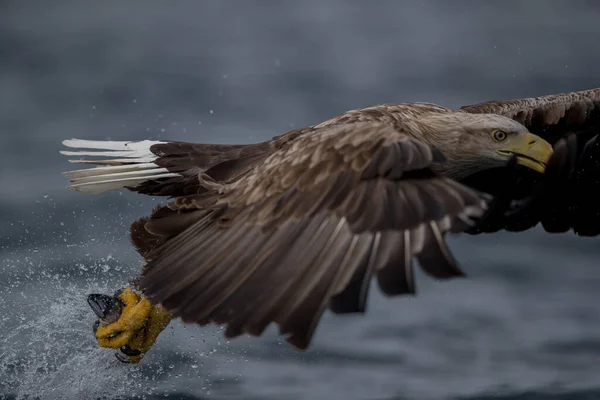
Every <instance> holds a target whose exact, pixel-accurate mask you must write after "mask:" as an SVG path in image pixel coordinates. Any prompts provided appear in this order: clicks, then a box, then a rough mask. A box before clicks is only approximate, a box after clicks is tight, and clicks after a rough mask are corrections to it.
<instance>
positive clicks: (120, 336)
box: [96, 288, 171, 363]
mask: <svg viewBox="0 0 600 400" xmlns="http://www.w3.org/2000/svg"><path fill="white" fill-rule="evenodd" d="M119 298H120V299H121V301H122V302H123V304H124V306H123V310H122V312H121V316H120V317H119V319H118V320H117V321H115V322H113V323H111V324H108V325H104V326H98V328H97V330H96V339H97V341H98V344H99V345H100V346H102V347H108V348H113V349H121V351H122V352H123V354H119V359H120V360H121V361H128V362H130V363H138V362H140V361H141V359H142V358H143V356H144V353H146V352H147V351H148V350H150V348H151V347H152V345H153V344H154V342H156V339H157V338H158V335H159V334H160V333H161V332H162V331H163V330H164V329H165V328H166V327H167V325H169V322H170V321H171V315H170V314H169V312H168V311H167V310H166V309H164V308H163V307H162V306H160V305H157V306H152V304H151V303H150V301H148V299H146V298H144V297H143V296H141V295H139V294H138V293H136V292H134V291H133V290H131V289H130V288H125V289H124V290H123V292H122V293H121V294H120V295H119ZM128 353H130V354H128ZM123 356H125V357H126V359H124V358H123Z"/></svg>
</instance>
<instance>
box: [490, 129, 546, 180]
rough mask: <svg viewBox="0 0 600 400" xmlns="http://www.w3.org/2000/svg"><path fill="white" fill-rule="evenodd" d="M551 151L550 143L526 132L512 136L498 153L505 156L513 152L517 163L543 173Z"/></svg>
mask: <svg viewBox="0 0 600 400" xmlns="http://www.w3.org/2000/svg"><path fill="white" fill-rule="evenodd" d="M552 151H553V150H552V146H551V145H550V143H548V142H546V141H545V140H544V139H542V138H541V137H539V136H537V135H534V134H532V133H529V132H528V133H526V134H525V135H519V136H516V137H514V136H513V137H512V138H511V139H510V140H509V143H507V144H506V147H504V148H502V149H500V150H498V153H500V154H502V155H504V156H507V157H510V156H512V155H513V154H514V155H516V156H517V164H521V165H523V166H525V167H527V168H531V169H532V170H534V171H537V172H539V173H544V171H545V170H546V165H547V164H548V160H549V159H550V156H552Z"/></svg>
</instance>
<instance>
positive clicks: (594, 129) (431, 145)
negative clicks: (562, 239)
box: [65, 89, 600, 349]
mask: <svg viewBox="0 0 600 400" xmlns="http://www.w3.org/2000/svg"><path fill="white" fill-rule="evenodd" d="M528 130H529V132H528ZM530 132H531V133H534V134H537V135H538V136H540V137H541V138H544V139H546V140H547V141H548V142H550V143H551V144H553V145H555V151H554V155H553V157H552V158H551V159H550V160H548V157H549V155H550V151H551V149H550V146H549V145H548V143H546V141H544V140H542V139H540V137H538V136H534V135H531V134H530ZM570 132H571V133H574V136H570V137H569V139H568V140H567V139H566V138H567V134H568V133H570ZM598 133H600V89H593V90H589V91H585V92H578V93H571V94H565V95H555V96H546V97H538V98H534V99H523V100H513V101H509V102H490V103H483V104H480V105H475V106H468V107H463V108H462V109H460V110H451V109H448V108H444V107H440V106H437V105H433V104H426V103H410V104H409V103H406V104H386V105H379V106H374V107H368V108H363V109H359V110H354V111H349V112H347V113H344V114H342V115H340V116H338V117H335V118H332V119H330V120H328V121H325V122H323V123H320V124H318V125H314V126H310V127H307V128H302V129H297V130H294V131H291V132H288V133H286V134H284V135H282V136H278V137H275V138H273V139H272V140H270V141H267V142H263V143H258V144H250V145H209V144H192V143H180V142H90V141H79V140H71V141H65V144H66V145H67V146H70V147H78V148H91V149H103V150H109V151H100V152H93V151H92V152H90V151H83V152H65V153H66V154H69V155H80V156H108V157H112V156H114V157H116V158H113V159H109V160H104V161H100V160H96V161H88V160H86V161H84V162H86V163H97V164H101V165H103V166H102V167H100V168H92V169H85V170H80V171H72V172H69V173H67V176H68V177H69V178H70V179H71V182H72V183H73V186H72V188H74V189H76V190H80V191H87V192H92V193H96V192H99V191H104V190H110V189H117V188H121V187H127V188H129V189H131V190H134V191H137V192H140V193H145V194H151V195H159V196H169V197H172V198H173V199H172V200H171V201H170V202H168V203H167V204H165V205H163V206H160V207H158V208H156V209H155V210H154V212H153V213H152V215H151V216H150V217H148V218H144V219H142V220H140V221H137V222H135V223H134V224H133V225H132V229H131V233H132V241H133V243H134V245H135V246H136V248H137V249H138V251H139V252H140V254H141V255H142V256H143V257H144V258H145V260H146V265H145V266H144V269H143V272H142V275H141V277H140V280H139V284H140V287H141V288H142V289H143V290H144V292H145V294H147V295H148V296H150V297H151V299H152V300H153V301H154V302H157V303H161V304H162V305H163V306H164V307H166V308H167V309H168V310H169V311H170V312H171V313H172V314H173V315H174V316H176V317H181V318H182V319H183V320H184V321H187V322H196V323H199V324H207V323H217V324H225V325H226V326H227V327H226V332H225V333H226V335H227V336H228V337H235V336H238V335H240V334H243V333H249V334H252V335H260V334H261V333H262V332H263V331H264V329H265V328H266V327H267V326H268V325H269V324H270V323H271V322H276V323H277V324H278V325H279V328H280V332H281V334H284V335H286V337H287V340H288V341H289V342H290V343H292V344H293V345H294V346H296V347H297V348H300V349H304V348H307V347H308V346H309V344H310V341H311V338H312V336H313V333H314V331H315V328H316V326H317V324H318V321H319V319H320V317H321V315H322V313H323V312H324V311H325V309H326V308H328V307H329V308H330V309H331V310H332V311H334V312H336V313H352V312H364V311H365V306H366V298H367V293H368V289H369V283H370V282H371V278H373V277H376V279H377V282H378V285H379V287H380V289H381V290H382V291H383V292H384V293H385V294H387V295H401V294H409V293H415V282H414V276H413V266H412V264H413V260H415V259H416V261H417V262H418V263H419V265H420V267H421V268H422V269H423V270H424V271H425V272H426V273H428V274H429V275H431V276H433V277H435V278H438V279H449V278H453V277H458V276H463V275H464V273H463V272H462V271H461V269H460V268H459V266H458V265H457V263H456V261H455V260H454V258H453V256H452V254H451V252H450V250H449V249H448V247H447V245H446V242H445V240H444V236H445V234H446V233H447V232H464V231H468V232H470V233H477V232H481V231H495V230H499V229H509V230H522V229H527V228H529V227H532V226H535V225H536V224H537V223H538V222H540V221H541V222H542V224H543V225H544V227H545V228H546V229H547V230H550V231H566V230H569V229H572V230H574V231H575V232H578V233H580V234H588V235H597V234H599V233H600V223H598V222H600V221H599V218H600V215H599V214H598V212H597V211H595V210H596V207H595V204H598V202H597V200H598V198H596V197H595V198H593V199H592V200H593V201H592V200H590V196H592V197H593V196H598V195H589V194H587V191H588V190H590V188H594V189H598V188H597V187H596V186H598V185H599V183H598V182H600V153H599V151H600V150H599V149H598V147H599V146H600V144H598V143H597V142H596V137H597V136H596V135H598ZM573 137H576V138H577V139H578V140H573ZM511 157H512V158H511ZM509 160H513V161H514V160H517V163H518V164H521V165H520V166H519V167H520V169H519V168H516V169H515V168H504V166H505V165H506V164H507V162H508V161H509ZM79 161H80V160H79ZM546 163H548V167H547V168H546ZM525 167H528V168H525ZM545 168H546V172H545V173H544V174H541V173H540V172H542V171H543V170H544V169H545ZM499 183H503V186H502V188H503V190H504V191H507V192H506V193H508V192H510V193H509V194H506V193H503V196H504V197H505V199H504V200H505V203H506V204H509V205H512V204H520V205H521V207H520V211H519V212H517V213H507V212H504V211H506V210H504V209H501V210H500V212H496V211H495V210H493V211H494V212H490V211H489V210H488V212H487V213H486V210H487V208H488V207H487V206H488V204H489V200H490V198H491V197H490V196H488V195H486V193H491V194H492V195H496V194H498V189H497V187H494V184H499ZM565 188H569V191H568V192H566V191H565ZM533 195H535V196H533ZM484 213H485V216H486V218H485V219H481V217H482V215H484ZM475 222H478V224H477V225H476V226H473V225H474V223H475Z"/></svg>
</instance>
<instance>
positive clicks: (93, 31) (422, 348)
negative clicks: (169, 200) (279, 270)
mask: <svg viewBox="0 0 600 400" xmlns="http://www.w3.org/2000/svg"><path fill="white" fill-rule="evenodd" d="M599 17H600V4H599V3H598V2H597V1H594V0H579V1H572V0H569V1H566V0H565V1H559V0H556V1H552V2H550V1H547V0H528V1H526V2H525V1H508V0H503V1H486V2H483V1H475V0H472V1H463V0H454V1H445V0H427V1H412V0H411V1H400V0H379V1H370V2H367V1H358V0H357V1H352V2H350V1H342V0H302V1H300V0H296V1H291V0H289V1H287V0H286V1H275V0H272V1H267V0H255V1H241V0H239V1H237V0H220V1H203V0H195V1H186V0H177V1H157V0H155V1H128V2H117V1H104V2H91V1H62V0H55V1H53V2H47V1H41V0H36V1H27V2H24V1H3V2H2V3H1V4H0V399H13V398H19V399H20V398H28V399H35V398H41V399H55V398H56V399H71V398H72V399H88V398H89V399H94V398H108V399H113V398H146V399H152V398H164V397H167V396H168V397H169V398H177V399H179V398H181V399H225V398H227V399H371V400H393V399H487V398H492V397H493V398H500V399H595V398H600V380H599V379H598V376H599V375H600V366H599V365H600V364H598V361H599V360H600V310H599V309H598V304H599V303H600V291H599V290H598V287H599V285H600V266H599V265H598V257H599V256H600V247H599V246H598V239H583V238H577V237H575V236H574V235H571V234H568V235H567V234H565V235H550V234H546V233H543V232H541V231H540V230H533V231H530V232H527V233H523V234H508V233H505V234H495V235H489V236H479V237H456V238H455V237H452V238H451V239H450V242H451V245H452V248H453V249H454V251H455V253H456V256H457V258H458V259H459V261H460V262H461V263H462V265H463V268H464V270H465V271H466V272H467V273H468V275H469V279H463V280H455V281H452V282H444V283H439V282H434V281H432V280H430V279H428V278H424V277H422V276H420V279H419V281H418V292H419V295H418V296H416V297H405V298H394V299H385V298H383V297H382V296H381V295H380V294H379V293H378V292H377V291H375V290H374V291H372V294H371V297H370V300H369V304H368V312H367V314H366V315H364V316H344V317H340V316H333V315H331V314H329V313H327V314H326V315H325V317H324V319H323V321H322V324H321V326H320V327H319V329H318V330H317V334H316V338H315V340H314V344H313V346H312V348H311V349H310V351H308V352H306V353H298V352H296V351H294V350H292V349H291V348H289V347H288V346H287V344H285V342H283V341H282V340H281V339H279V338H278V337H277V335H276V331H275V329H270V330H269V332H268V334H267V335H266V336H265V337H263V338H260V339H256V338H253V339H249V338H240V339H237V340H234V341H231V342H227V341H225V340H223V338H222V336H221V331H220V329H219V328H215V327H209V328H200V327H196V326H184V325H183V324H181V323H180V322H174V323H172V324H171V326H170V327H169V328H168V329H167V330H166V331H165V332H164V333H163V334H162V335H161V336H160V338H159V340H158V342H157V344H156V345H155V346H154V348H153V349H152V350H151V351H150V353H148V355H147V356H146V358H145V359H144V361H143V362H142V363H141V364H139V365H136V366H127V365H122V364H119V363H118V362H117V361H116V359H115V358H114V356H113V354H112V352H111V351H110V350H107V349H100V348H98V347H97V346H96V345H95V342H94V340H93V334H92V329H91V325H92V323H93V321H94V318H93V315H92V313H91V310H90V309H89V308H88V306H87V304H86V303H85V297H86V295H87V294H88V293H90V292H108V293H110V292H112V291H114V290H116V289H118V288H120V287H122V286H124V285H125V284H126V282H127V280H128V279H129V278H132V277H134V276H135V275H136V274H137V271H138V270H139V267H140V266H141V260H140V258H139V257H138V256H137V255H136V254H135V253H134V251H133V249H132V248H131V247H130V245H129V239H128V231H127V230H128V227H129V224H130V222H131V221H132V220H133V219H135V218H138V217H140V216H142V215H145V214H147V213H149V212H150V210H151V208H152V207H153V205H154V204H155V203H156V202H158V201H160V199H152V198H148V197H144V196H140V195H135V194H132V193H128V192H122V193H119V192H111V193H105V194H102V195H99V196H90V195H85V194H80V193H74V192H70V191H68V190H66V189H65V186H66V181H65V180H64V179H63V177H62V176H61V172H62V171H66V170H68V169H71V167H72V165H69V164H68V162H67V161H66V157H64V156H61V155H60V154H59V150H60V149H61V140H63V139H67V138H72V137H76V138H82V139H98V140H104V139H112V140H141V139H145V138H148V139H171V140H183V141H196V142H207V143H250V142H256V141H259V140H265V139H268V138H270V137H272V136H274V135H278V134H281V133H284V132H286V131H288V130H291V129H293V128H297V127H302V126H306V125H310V124H314V123H317V122H320V121H321V120H324V119H327V118H329V117H332V116H334V115H337V114H339V113H341V112H344V111H346V110H349V109H354V108H358V107H361V106H367V105H373V104H377V103H384V102H403V101H428V102H434V103H439V104H443V105H445V106H450V107H459V106H461V105H465V104H472V103H477V102H480V101H484V100H501V99H510V98H516V97H530V96H538V95H544V94H550V93H555V92H563V91H574V90H583V89H588V88H593V87H598V86H600V68H599V67H598V66H599V65H600V52H599V51H598V38H599V37H600V24H599V23H598V18H599Z"/></svg>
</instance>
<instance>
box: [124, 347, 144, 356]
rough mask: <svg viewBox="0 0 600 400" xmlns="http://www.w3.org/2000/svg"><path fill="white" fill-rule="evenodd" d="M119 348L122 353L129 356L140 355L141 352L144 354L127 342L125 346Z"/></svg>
mask: <svg viewBox="0 0 600 400" xmlns="http://www.w3.org/2000/svg"><path fill="white" fill-rule="evenodd" d="M119 350H121V352H122V353H124V354H125V355H127V356H132V357H133V356H139V355H140V354H142V352H141V351H139V350H136V349H132V348H131V347H129V345H128V344H126V345H125V346H123V347H121V348H120V349H119Z"/></svg>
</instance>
